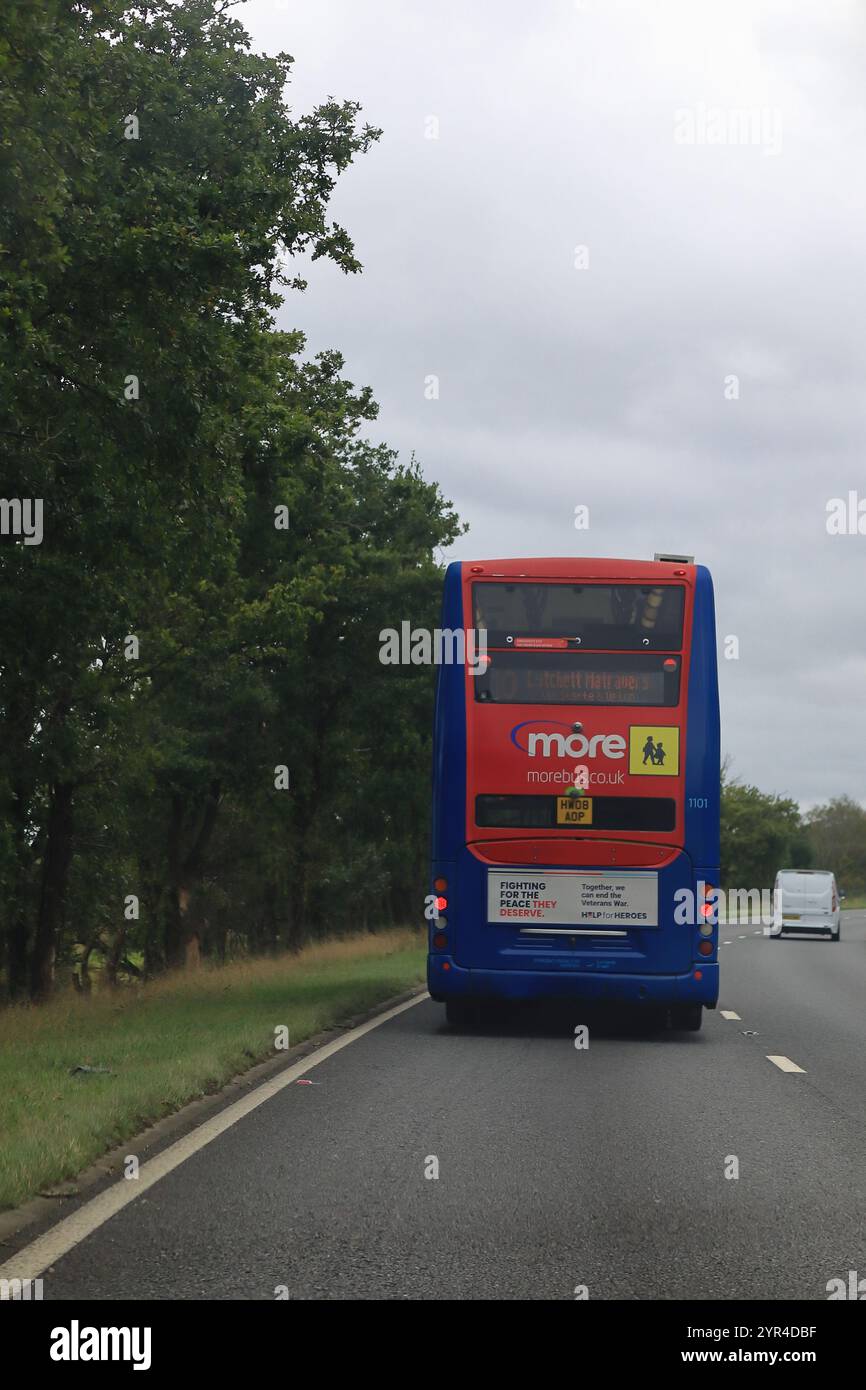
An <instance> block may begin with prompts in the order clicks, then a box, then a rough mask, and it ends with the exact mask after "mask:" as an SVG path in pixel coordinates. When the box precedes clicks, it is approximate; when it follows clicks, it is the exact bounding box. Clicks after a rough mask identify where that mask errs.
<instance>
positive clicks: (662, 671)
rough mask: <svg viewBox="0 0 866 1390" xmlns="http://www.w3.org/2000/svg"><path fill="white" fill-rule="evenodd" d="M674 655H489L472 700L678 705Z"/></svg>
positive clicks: (677, 661) (677, 662) (474, 683)
mask: <svg viewBox="0 0 866 1390" xmlns="http://www.w3.org/2000/svg"><path fill="white" fill-rule="evenodd" d="M681 665H682V662H681V659H680V658H679V657H678V656H662V655H661V654H657V653H652V652H641V653H635V654H634V655H633V656H631V655H629V654H627V653H626V654H623V655H614V654H610V655H607V654H604V653H596V652H575V651H563V652H516V651H507V650H506V651H492V652H490V653H489V655H488V664H487V667H486V669H485V670H483V671H482V672H481V673H480V674H479V675H477V676H475V677H474V678H473V680H472V686H473V689H474V691H475V699H476V700H478V701H482V702H489V703H491V704H497V705H657V706H665V707H671V706H673V705H676V704H677V703H678V701H679V689H680V668H681Z"/></svg>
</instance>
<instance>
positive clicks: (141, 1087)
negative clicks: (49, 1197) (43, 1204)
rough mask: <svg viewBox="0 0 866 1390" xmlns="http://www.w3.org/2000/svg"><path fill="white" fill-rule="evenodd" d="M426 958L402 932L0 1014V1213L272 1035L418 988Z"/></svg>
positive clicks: (228, 1073)
mask: <svg viewBox="0 0 866 1390" xmlns="http://www.w3.org/2000/svg"><path fill="white" fill-rule="evenodd" d="M425 951H426V941H425V939H424V937H423V935H419V933H417V932H415V931H412V930H411V929H409V928H406V929H404V930H394V931H387V932H382V933H379V934H377V935H370V936H361V937H352V938H349V939H347V940H342V941H329V942H323V943H321V944H320V945H316V946H310V947H308V948H307V949H306V950H304V951H302V952H300V953H299V954H298V955H292V956H289V955H286V956H281V957H277V958H276V959H273V958H271V959H263V960H254V961H243V962H237V963H235V964H231V965H227V966H224V967H222V968H221V969H208V968H203V969H200V970H197V971H195V972H194V973H191V974H177V975H173V976H170V977H167V978H165V979H163V980H157V981H154V982H153V983H151V984H147V985H144V986H143V987H139V988H134V989H129V990H122V991H120V992H117V993H108V992H105V993H100V994H95V995H94V996H92V997H91V998H90V999H82V998H81V997H79V996H78V995H76V994H73V993H70V994H64V995H62V996H60V997H59V998H57V999H55V1000H53V1001H52V1002H51V1003H49V1004H46V1005H44V1006H42V1007H41V1008H31V1007H15V1008H10V1009H6V1010H5V1011H3V1012H0V1210H3V1209H5V1208H8V1207H11V1206H18V1205H19V1204H20V1203H22V1202H25V1201H27V1200H28V1199H29V1198H30V1197H33V1196H35V1195H36V1194H37V1193H38V1192H40V1191H41V1190H43V1189H44V1188H46V1187H49V1186H51V1185H53V1184H56V1183H58V1182H61V1181H63V1180H65V1179H69V1178H72V1177H74V1176H75V1175H76V1174H77V1173H79V1172H81V1170H82V1169H83V1168H86V1167H87V1166H88V1165H89V1164H91V1163H93V1162H94V1161H95V1160H96V1159H97V1158H99V1157H100V1155H101V1154H103V1153H105V1152H106V1150H107V1149H110V1148H111V1147H112V1146H113V1145H114V1144H119V1143H121V1142H122V1140H124V1139H127V1138H130V1137H131V1136H132V1135H134V1134H136V1133H138V1131H140V1130H141V1129H143V1128H145V1126H146V1125H148V1124H150V1123H152V1122H153V1121H154V1120H158V1119H160V1118H162V1117H163V1116H164V1115H167V1114H169V1113H171V1112H172V1111H174V1110H178V1109H179V1108H180V1107H181V1106H182V1105H184V1104H185V1103H186V1102H187V1101H190V1100H195V1099H196V1098H198V1097H200V1096H202V1095H206V1094H208V1093H209V1092H212V1091H215V1090H218V1089H219V1088H220V1087H221V1086H223V1085H225V1083H226V1082H227V1081H229V1080H230V1079H231V1078H232V1077H233V1076H236V1075H237V1074H238V1073H239V1072H242V1071H245V1070H246V1069H247V1068H248V1067H250V1066H252V1065H253V1063H254V1062H256V1061H261V1060H263V1059H264V1058H266V1057H268V1056H273V1054H274V1039H275V1031H274V1030H275V1029H276V1028H278V1027H279V1026H281V1025H284V1026H285V1027H286V1028H288V1030H289V1043H290V1045H291V1046H294V1045H295V1044H296V1043H300V1042H303V1041H304V1040H305V1039H306V1038H309V1037H311V1036H312V1035H313V1034H314V1033H318V1032H321V1031H322V1030H323V1029H326V1028H330V1027H333V1026H335V1025H337V1024H339V1023H341V1022H343V1021H344V1020H345V1019H347V1018H350V1017H351V1016H352V1015H353V1014H358V1013H362V1012H364V1011H365V1010H367V1009H371V1008H373V1007H374V1006H375V1005H376V1004H377V1003H379V1002H380V1001H382V1000H384V999H387V998H388V997H389V996H391V995H394V994H399V993H400V992H401V991H403V990H406V989H409V988H411V987H412V986H413V985H415V984H418V983H419V982H420V981H422V980H423V978H424V960H425ZM81 1065H87V1066H92V1067H105V1068H108V1071H109V1073H110V1074H103V1073H99V1072H93V1073H82V1072H79V1073H76V1074H73V1073H72V1068H74V1067H77V1066H81Z"/></svg>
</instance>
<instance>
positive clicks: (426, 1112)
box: [44, 912, 866, 1299]
mask: <svg viewBox="0 0 866 1390" xmlns="http://www.w3.org/2000/svg"><path fill="white" fill-rule="evenodd" d="M842 931H843V937H842V941H841V942H840V943H839V944H838V945H837V944H834V943H831V942H828V941H824V940H815V941H810V940H801V939H784V940H782V941H773V940H769V939H767V938H765V937H764V936H763V934H755V933H756V928H754V927H751V926H750V927H745V926H741V927H736V928H727V929H725V930H723V931H722V933H721V940H722V941H723V942H725V943H727V944H723V945H722V946H721V947H720V952H721V960H722V994H721V999H720V1006H719V1007H720V1010H722V1009H724V1010H726V1011H728V1012H733V1013H736V1014H737V1015H739V1017H738V1018H725V1017H723V1016H722V1013H721V1012H720V1011H719V1012H715V1013H709V1014H707V1015H706V1021H705V1024H704V1028H703V1031H702V1032H701V1033H699V1034H691V1035H690V1034H662V1035H654V1034H652V1033H650V1032H647V1031H645V1030H642V1029H641V1028H640V1027H639V1026H636V1025H635V1024H634V1023H629V1022H627V1021H626V1022H613V1023H611V1022H608V1023H607V1024H605V1023H604V1022H603V1021H599V1020H597V1019H595V1018H593V1017H591V1016H590V1015H589V1014H588V1013H587V1011H586V1010H585V1009H582V1008H580V1007H579V1006H572V1007H570V1008H569V1009H566V1010H565V1011H564V1012H563V1013H562V1014H559V1015H551V1014H549V1013H545V1012H542V1013H540V1014H536V1013H531V1014H529V1015H519V1016H517V1017H513V1016H511V1017H508V1018H506V1019H504V1020H501V1021H498V1022H497V1023H495V1024H493V1025H490V1026H487V1027H485V1029H484V1031H483V1032H481V1033H476V1034H471V1035H460V1034H456V1033H453V1032H451V1031H449V1030H448V1029H447V1028H446V1026H445V1022H444V1010H443V1009H442V1008H441V1007H440V1006H438V1005H436V1004H434V1003H432V1002H431V1001H430V1000H424V1001H423V1002H421V1003H420V1004H418V1005H417V1006H414V1007H411V1008H409V1009H407V1010H405V1011H404V1012H402V1013H400V1014H399V1015H398V1016H397V1017H394V1018H392V1019H390V1020H389V1021H388V1022H386V1023H385V1024H383V1025H382V1026H381V1027H377V1028H374V1029H373V1030H372V1031H370V1032H368V1033H367V1034H366V1035H365V1036H364V1037H362V1038H360V1039H359V1040H358V1041H356V1042H354V1043H352V1044H351V1045H349V1046H347V1047H345V1048H343V1050H341V1051H339V1052H337V1053H336V1054H335V1055H333V1056H331V1057H329V1058H328V1059H327V1060H325V1061H323V1062H322V1063H321V1064H319V1065H318V1066H316V1067H315V1068H313V1069H312V1070H311V1071H310V1073H309V1079H310V1080H311V1081H315V1083H316V1084H315V1085H299V1084H296V1083H293V1084H290V1085H288V1086H286V1087H285V1088H284V1089H283V1090H282V1091H280V1092H279V1094H277V1095H275V1096H274V1097H273V1098H272V1099H270V1100H268V1101H266V1102H265V1103H264V1104H263V1105H261V1106H260V1107H259V1108H258V1109H257V1110H255V1111H254V1112H253V1113H251V1114H249V1115H247V1116H246V1117H245V1118H244V1119H242V1120H241V1121H240V1122H239V1123H237V1124H236V1125H235V1126H234V1127H232V1128H230V1129H229V1130H228V1131H227V1132H226V1133H224V1134H222V1135H221V1136H220V1137H219V1138H218V1139H216V1140H214V1141H213V1142H212V1143H210V1144H209V1145H208V1146H207V1147H205V1148H203V1149H202V1150H200V1151H199V1152H198V1153H196V1154H195V1155H194V1156H193V1157H191V1158H190V1159H189V1160H188V1161H186V1162H185V1163H183V1164H181V1165H180V1166H179V1167H177V1168H176V1169H175V1170H174V1171H172V1172H171V1173H169V1174H168V1175H167V1176H166V1177H164V1178H162V1179H161V1180H160V1181H159V1182H157V1183H156V1184H155V1185H154V1186H152V1187H151V1188H150V1189H149V1190H148V1191H147V1192H145V1193H143V1194H142V1195H141V1196H139V1197H136V1199H135V1200H133V1201H132V1202H130V1203H129V1205H127V1206H125V1207H124V1208H123V1210H121V1211H120V1212H118V1214H116V1215H115V1216H113V1217H112V1218H111V1219H110V1220H108V1221H107V1222H105V1223H104V1224H103V1225H101V1226H100V1227H99V1228H98V1229H97V1230H96V1231H94V1232H93V1233H92V1234H90V1235H88V1236H87V1237H86V1238H85V1239H84V1240H83V1241H81V1242H80V1243H79V1244H78V1245H76V1246H75V1247H74V1248H73V1249H72V1250H70V1251H69V1252H68V1253H67V1254H65V1255H64V1256H63V1257H62V1258H61V1259H59V1260H58V1261H57V1262H56V1263H55V1265H54V1266H53V1269H52V1270H51V1272H48V1273H46V1274H45V1276H44V1290H45V1297H46V1298H53V1299H63V1298H96V1299H113V1298H135V1299H166V1298H171V1299H200V1298H219V1299H271V1298H273V1297H274V1290H275V1289H276V1288H278V1287H280V1286H283V1287H284V1288H285V1289H286V1290H287V1292H288V1295H289V1296H290V1297H291V1298H292V1299H322V1298H337V1299H341V1298H342V1299H348V1298H353V1299H354V1298H388V1299H421V1298H424V1299H438V1298H498V1299H517V1298H530V1299H540V1298H553V1299H571V1298H574V1297H575V1289H576V1288H578V1286H585V1287H586V1289H587V1291H588V1294H589V1297H590V1298H591V1299H613V1298H624V1299H647V1298H662V1299H674V1298H701V1299H729V1298H747V1299H791V1298H806V1299H826V1298H827V1292H826V1286H827V1282H828V1280H830V1279H833V1278H837V1277H838V1278H842V1279H844V1280H846V1281H847V1279H848V1271H849V1270H857V1271H859V1274H860V1277H866V1118H864V1097H866V913H863V912H849V913H845V914H844V916H843V928H842ZM583 1022H587V1023H589V1026H590V1034H589V1038H590V1045H589V1047H588V1048H587V1049H586V1050H578V1049H576V1048H575V1046H574V1037H573V1030H574V1025H575V1024H576V1023H583ZM770 1056H774V1057H779V1058H788V1059H790V1061H791V1062H793V1063H794V1064H796V1065H797V1066H798V1067H800V1068H802V1069H803V1070H802V1071H797V1072H787V1071H783V1070H781V1069H780V1067H779V1065H777V1064H776V1063H774V1062H772V1061H770V1060H768V1058H769V1057H770ZM732 1157H735V1158H736V1159H737V1160H738V1163H739V1177H737V1178H726V1177H725V1169H726V1165H727V1167H728V1168H729V1169H730V1168H731V1167H732V1166H733V1165H732V1163H731V1158H732ZM431 1158H435V1159H436V1160H438V1171H439V1176H438V1178H429V1177H426V1176H425V1169H426V1170H428V1171H430V1170H431V1169H432V1168H433V1166H434V1165H433V1164H432V1163H431V1162H430V1159H431Z"/></svg>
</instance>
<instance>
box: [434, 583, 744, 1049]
mask: <svg viewBox="0 0 866 1390" xmlns="http://www.w3.org/2000/svg"><path fill="white" fill-rule="evenodd" d="M442 614H443V616H442V625H443V629H445V630H450V631H451V632H455V631H457V630H459V629H461V628H462V629H464V630H468V629H474V630H475V642H476V644H480V646H481V650H482V653H483V650H484V645H485V643H486V656H484V657H483V659H481V660H478V661H476V662H475V663H474V668H473V667H472V666H470V665H469V664H466V663H464V664H462V665H456V664H454V665H441V666H440V667H439V670H438V673H437V687H436V707H435V724H434V750H433V756H434V766H433V817H432V850H431V867H430V880H431V882H430V886H431V894H432V895H435V899H436V907H437V909H438V914H439V915H438V916H437V917H434V918H433V919H432V920H431V922H430V924H429V925H430V935H429V952H428V970H427V978H428V987H429V990H430V994H431V996H432V997H433V999H435V1000H437V1001H439V1002H442V1003H444V1004H445V1005H446V1009H447V1016H448V1020H449V1022H451V1023H454V1024H461V1023H467V1022H470V1021H472V1020H473V1019H474V1018H476V1017H477V1016H478V1013H479V1011H480V1010H481V1008H482V1007H483V1005H484V1002H485V1001H489V1000H494V999H498V1000H517V999H538V998H543V997H560V998H568V997H571V998H576V999H584V1000H593V1001H599V1002H603V1001H621V1002H633V1003H635V1004H640V1005H644V1006H656V1008H657V1010H658V1015H659V1016H660V1015H661V1013H662V1011H664V1013H665V1015H666V1018H667V1020H668V1021H669V1022H670V1024H671V1026H673V1027H675V1028H678V1029H688V1030H696V1029H698V1028H700V1026H701V1021H702V1017H703V1013H702V1011H703V1009H704V1007H706V1008H714V1007H715V1005H716V1001H717V998H718V949H717V948H718V926H717V912H716V908H715V904H716V901H717V885H718V882H719V799H720V778H719V699H718V674H717V667H716V636H715V615H714V603H713V587H712V580H711V578H710V574H709V571H708V570H707V569H706V568H704V566H702V565H695V564H693V563H691V562H690V561H688V560H687V559H686V558H685V557H657V558H656V559H655V560H654V561H641V560H592V559H575V558H571V559H549V560H545V559H538V560H484V561H478V562H475V563H469V562H456V563H453V564H450V565H449V566H448V569H447V572H446V576H445V590H444V598H443V609H442ZM470 646H471V643H469V641H468V636H467V643H466V649H467V650H468V649H469V648H470Z"/></svg>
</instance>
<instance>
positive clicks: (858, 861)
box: [806, 796, 866, 893]
mask: <svg viewBox="0 0 866 1390" xmlns="http://www.w3.org/2000/svg"><path fill="white" fill-rule="evenodd" d="M806 836H807V838H808V841H809V845H810V847H811V851H812V858H813V862H814V863H815V865H816V866H818V867H820V868H824V869H830V870H831V871H832V872H833V873H835V875H836V881H837V883H838V884H839V887H840V889H841V891H842V892H845V893H862V892H863V891H864V889H866V810H864V809H863V807H862V806H861V805H860V804H859V802H857V801H854V800H853V798H852V797H850V796H835V797H833V798H832V799H831V800H830V801H828V802H827V803H826V804H825V805H823V806H816V807H814V808H813V810H811V811H810V812H809V814H808V815H807V817H806Z"/></svg>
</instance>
